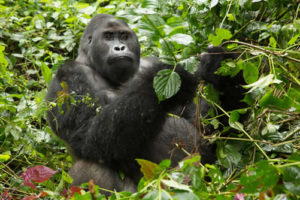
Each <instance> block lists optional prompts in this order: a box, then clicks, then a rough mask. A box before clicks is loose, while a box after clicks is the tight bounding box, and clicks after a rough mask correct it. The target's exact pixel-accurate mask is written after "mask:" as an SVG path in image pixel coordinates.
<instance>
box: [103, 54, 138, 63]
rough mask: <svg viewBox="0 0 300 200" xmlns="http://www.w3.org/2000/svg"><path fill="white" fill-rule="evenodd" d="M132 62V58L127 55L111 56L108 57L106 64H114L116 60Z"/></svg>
mask: <svg viewBox="0 0 300 200" xmlns="http://www.w3.org/2000/svg"><path fill="white" fill-rule="evenodd" d="M124 61H125V62H133V58H132V57H130V56H127V55H122V56H113V57H110V58H109V59H108V64H114V63H118V62H124Z"/></svg>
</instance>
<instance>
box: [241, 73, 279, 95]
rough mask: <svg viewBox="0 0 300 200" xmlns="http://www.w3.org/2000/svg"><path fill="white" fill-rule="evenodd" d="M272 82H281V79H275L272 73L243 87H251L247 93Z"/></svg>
mask: <svg viewBox="0 0 300 200" xmlns="http://www.w3.org/2000/svg"><path fill="white" fill-rule="evenodd" d="M274 83H277V84H278V83H281V81H280V80H278V79H276V78H275V77H274V74H269V75H267V76H265V77H262V78H260V79H259V80H258V81H256V82H254V83H251V84H249V85H245V86H244V88H246V89H248V88H251V89H250V90H249V93H250V92H252V91H254V90H255V89H257V88H261V89H263V88H265V87H267V86H269V85H270V84H274Z"/></svg>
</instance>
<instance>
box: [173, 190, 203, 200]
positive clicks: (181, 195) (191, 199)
mask: <svg viewBox="0 0 300 200" xmlns="http://www.w3.org/2000/svg"><path fill="white" fill-rule="evenodd" d="M172 197H173V199H177V200H187V199H188V200H199V198H198V197H197V196H196V195H195V194H194V193H192V192H181V191H176V192H175V194H174V195H172Z"/></svg>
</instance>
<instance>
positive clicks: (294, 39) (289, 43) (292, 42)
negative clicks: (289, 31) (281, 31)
mask: <svg viewBox="0 0 300 200" xmlns="http://www.w3.org/2000/svg"><path fill="white" fill-rule="evenodd" d="M299 36H300V34H297V35H295V36H294V37H292V39H290V41H289V42H288V45H290V46H291V45H293V44H295V42H296V41H297V40H298V38H299Z"/></svg>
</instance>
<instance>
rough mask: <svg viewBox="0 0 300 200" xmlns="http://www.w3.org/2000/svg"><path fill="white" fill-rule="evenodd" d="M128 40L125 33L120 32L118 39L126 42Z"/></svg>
mask: <svg viewBox="0 0 300 200" xmlns="http://www.w3.org/2000/svg"><path fill="white" fill-rule="evenodd" d="M128 38H129V34H128V33H127V32H121V34H120V39H121V40H127V39H128Z"/></svg>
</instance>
